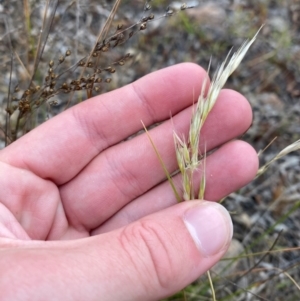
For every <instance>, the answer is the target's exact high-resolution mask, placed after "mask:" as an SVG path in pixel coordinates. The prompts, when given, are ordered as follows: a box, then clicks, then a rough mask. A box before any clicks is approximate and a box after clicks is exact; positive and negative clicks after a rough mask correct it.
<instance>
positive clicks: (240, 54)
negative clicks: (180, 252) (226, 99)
mask: <svg viewBox="0 0 300 301" xmlns="http://www.w3.org/2000/svg"><path fill="white" fill-rule="evenodd" d="M260 30H261V28H260V29H259V30H258V32H257V33H256V35H255V36H254V37H253V38H252V39H251V40H250V41H246V42H245V43H244V44H243V45H242V46H241V47H240V49H239V50H238V51H237V52H236V53H234V54H233V55H232V56H231V58H230V53H229V54H228V56H227V58H226V59H225V61H224V62H223V63H222V64H221V66H220V67H219V69H218V71H217V72H216V74H215V75H214V77H213V79H212V82H211V84H210V86H209V88H208V92H207V94H206V95H205V92H206V90H207V82H208V79H207V78H206V79H205V80H204V82H203V84H202V88H201V93H200V96H199V98H198V102H197V105H196V109H194V111H193V114H192V118H191V124H190V130H189V135H188V142H187V143H185V142H184V141H183V140H181V139H180V138H179V137H178V135H177V134H176V133H175V132H174V142H175V150H176V158H177V162H178V166H179V170H180V172H181V174H182V179H183V180H182V181H183V191H184V199H185V200H190V199H193V198H194V197H195V195H194V185H193V175H194V172H195V171H197V170H199V169H200V166H201V165H202V168H201V170H202V173H203V174H202V177H201V182H200V188H199V193H197V196H198V198H203V197H204V193H205V184H206V179H205V174H204V173H205V153H204V159H203V160H202V161H199V157H200V156H199V141H200V134H201V129H202V127H203V125H204V123H205V120H206V118H207V117H208V115H209V113H210V112H211V110H212V108H213V107H214V105H215V103H216V101H217V99H218V97H219V94H220V91H221V89H222V88H223V86H224V85H225V83H226V81H227V79H228V77H229V76H230V75H231V74H232V73H233V72H234V71H235V69H236V68H237V67H238V66H239V64H240V63H241V61H242V59H243V58H244V56H245V55H246V53H247V51H248V50H249V48H250V46H251V45H252V44H253V43H254V41H255V39H256V37H257V35H258V33H259V31H260ZM229 58H230V59H229ZM227 62H228V63H227ZM203 162H204V163H203Z"/></svg>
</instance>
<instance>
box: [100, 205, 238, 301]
mask: <svg viewBox="0 0 300 301" xmlns="http://www.w3.org/2000/svg"><path fill="white" fill-rule="evenodd" d="M104 235H107V238H106V239H105V240H106V241H109V243H108V244H109V247H107V249H106V251H108V252H109V254H107V255H106V256H107V257H106V256H105V258H107V261H106V268H107V269H109V271H110V279H108V280H109V282H110V285H112V287H111V290H110V291H107V292H106V293H105V294H104V295H105V296H106V300H130V301H132V300H158V299H162V298H165V297H167V296H170V295H172V294H174V293H176V292H178V291H180V290H181V289H183V288H184V287H185V286H187V285H188V284H190V283H191V282H193V281H194V280H196V279H197V278H198V277H199V276H200V275H202V274H203V273H205V272H206V271H207V270H208V269H210V268H211V267H212V266H213V265H214V264H215V263H217V261H218V260H220V258H221V257H222V256H223V255H224V253H225V252H226V251H227V248H228V246H229V244H230V240H231V238H232V222H231V218H230V215H229V213H228V212H227V210H226V209H225V208H224V207H223V206H221V205H220V204H218V203H214V202H205V201H190V202H183V203H180V204H178V205H176V206H173V207H170V208H168V209H165V210H163V211H160V212H158V213H155V214H152V215H149V216H147V217H145V218H143V219H141V220H139V221H137V222H134V223H132V224H130V225H128V226H126V227H124V228H122V229H120V230H117V231H113V232H110V233H107V234H104ZM109 235H110V238H108V237H109ZM101 236H102V235H100V236H99V238H98V239H99V240H102V239H104V236H103V237H102V239H101ZM100 245H101V244H100ZM102 251H103V250H102ZM108 262H109V265H108ZM103 275H107V271H105V270H104V271H103ZM113 282H114V283H113ZM112 283H113V284H112ZM100 299H101V298H100Z"/></svg>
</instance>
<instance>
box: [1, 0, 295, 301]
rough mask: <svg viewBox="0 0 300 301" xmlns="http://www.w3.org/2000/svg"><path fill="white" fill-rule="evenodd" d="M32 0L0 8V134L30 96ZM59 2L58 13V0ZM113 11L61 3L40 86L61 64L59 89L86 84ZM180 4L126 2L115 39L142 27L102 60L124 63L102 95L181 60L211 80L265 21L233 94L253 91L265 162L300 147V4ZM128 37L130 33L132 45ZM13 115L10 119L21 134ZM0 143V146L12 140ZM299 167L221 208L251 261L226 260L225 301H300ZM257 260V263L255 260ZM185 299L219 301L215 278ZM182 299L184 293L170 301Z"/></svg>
mask: <svg viewBox="0 0 300 301" xmlns="http://www.w3.org/2000/svg"><path fill="white" fill-rule="evenodd" d="M25 2H26V1H24V2H23V1H20V0H10V1H8V0H2V1H0V13H1V15H0V37H1V41H2V42H3V43H0V57H1V63H0V66H1V68H2V72H1V75H0V76H1V79H0V96H1V97H0V126H1V128H2V129H5V121H6V111H5V108H6V103H7V95H8V87H10V89H11V96H10V97H13V95H16V96H17V97H20V95H21V93H22V92H15V87H16V86H17V85H18V86H19V87H20V90H21V91H22V89H26V85H28V77H27V75H26V71H25V69H26V68H23V67H22V66H21V64H20V61H22V62H23V63H24V65H25V66H28V68H29V69H30V68H33V67H32V66H33V61H34V59H33V56H34V53H35V51H36V49H37V39H38V36H39V29H40V28H41V26H42V20H43V8H44V5H45V1H42V0H36V1H30V3H31V9H30V20H31V24H29V25H28V24H27V25H26V18H25V17H24V15H23V14H20V12H21V11H22V12H23V11H24V7H23V5H24V3H25ZM50 3H51V5H52V6H51V7H50V8H51V9H53V10H54V7H55V4H56V1H50ZM112 3H113V1H107V2H102V1H96V0H91V1H85V0H78V1H67V0H64V1H59V5H58V7H57V9H56V14H55V16H54V18H53V24H52V25H51V28H50V27H49V28H46V29H47V30H48V32H49V35H47V43H46V44H45V49H44V53H43V56H42V57H41V58H40V64H39V71H38V72H37V73H36V76H35V82H38V83H40V85H43V83H44V82H45V77H46V76H47V72H48V71H47V70H48V68H49V67H48V65H49V62H50V61H51V60H54V62H55V63H56V64H57V65H58V68H59V72H60V73H61V74H62V75H61V77H60V78H59V79H58V80H61V82H63V81H66V80H72V79H73V78H75V77H76V76H78V72H79V71H80V70H81V69H80V68H77V69H76V70H77V71H76V70H74V68H73V69H69V68H71V67H72V66H74V64H77V65H78V62H80V60H81V59H82V58H85V59H86V56H87V55H88V53H89V52H90V51H91V49H92V47H93V46H94V45H95V42H96V41H97V36H98V34H99V29H100V28H102V27H103V25H104V22H105V20H106V18H107V17H108V15H109V12H110V10H111V7H112ZM182 5H183V3H181V2H177V1H173V2H172V1H164V0H161V1H158V0H157V1H156V0H153V1H152V2H151V6H152V8H151V9H150V10H149V11H148V10H145V9H144V8H145V3H144V1H140V0H133V1H123V3H122V5H121V7H120V8H119V10H118V13H117V16H116V19H115V20H114V21H113V23H112V27H111V28H112V29H111V31H110V33H109V35H112V34H113V33H115V31H116V28H117V25H118V24H119V25H120V24H123V26H124V27H125V28H127V27H130V26H133V27H132V30H127V31H126V32H125V35H126V36H125V40H126V41H124V42H125V43H124V44H122V43H123V41H121V42H122V43H121V42H120V45H117V46H116V47H115V48H114V49H112V50H111V51H108V52H107V53H104V56H103V57H102V60H103V62H102V61H100V62H99V64H100V65H101V66H103V68H105V67H107V66H109V65H111V66H116V72H115V73H111V74H109V71H107V73H105V78H104V79H107V78H111V82H110V83H105V82H104V79H103V82H102V83H101V85H99V87H100V88H99V90H100V92H104V91H107V90H110V89H114V88H117V87H120V86H122V85H124V84H126V83H130V82H132V81H134V80H136V79H137V78H140V77H141V76H143V75H145V74H148V73H149V72H152V71H155V70H158V69H160V68H163V67H166V66H170V65H174V64H176V63H180V62H194V63H197V64H200V65H201V66H203V67H204V68H207V67H208V65H209V61H210V59H211V71H210V72H211V74H213V72H214V71H215V70H216V69H217V67H218V65H219V64H220V63H221V62H222V61H223V60H224V58H225V57H226V56H227V54H228V52H229V50H230V49H232V48H233V49H237V48H238V47H239V46H240V45H241V44H242V43H243V41H244V40H245V39H247V38H251V37H252V36H253V35H254V34H255V32H256V31H257V30H258V28H260V26H261V25H262V24H264V27H263V29H262V31H261V32H260V34H259V36H258V39H257V41H256V42H255V44H254V45H253V47H252V48H251V49H250V51H249V53H248V54H247V56H246V58H245V60H244V61H243V62H242V64H241V65H240V67H239V69H238V70H237V71H236V72H235V73H234V74H233V75H232V77H231V78H230V80H229V81H228V83H227V85H226V88H232V89H235V90H237V91H239V92H240V93H242V94H244V95H245V96H246V98H247V99H248V100H249V102H250V104H251V106H252V108H253V115H254V120H253V124H252V126H251V128H250V129H249V131H248V132H247V133H245V135H244V136H243V137H242V139H243V140H245V141H247V142H249V143H250V144H251V145H252V146H253V147H254V148H255V149H256V150H257V152H260V151H262V150H264V151H263V152H262V153H261V154H260V162H261V165H263V164H264V163H266V162H268V161H269V160H271V159H272V158H273V157H274V156H275V155H276V154H278V153H279V152H280V151H281V150H282V149H283V148H285V147H287V146H288V145H290V144H291V143H293V142H294V141H296V140H298V139H299V138H300V104H299V96H300V31H299V30H300V1H297V0H287V1H282V0H273V1H271V0H255V1H250V0H232V1H230V0H228V1H227V0H215V1H200V0H198V1H196V0H195V1H189V2H186V6H193V8H190V9H186V10H184V11H181V10H180V8H181V6H182ZM50 11H51V10H50ZM150 13H153V14H154V16H155V18H154V20H153V22H152V21H151V22H147V28H145V29H141V23H139V21H140V20H141V18H143V17H145V16H149V15H150ZM50 15H51V13H50ZM48 19H49V18H48ZM48 19H47V20H48ZM132 20H134V21H132ZM24 28H27V29H28V30H27V31H26V30H24ZM130 28H131V27H130ZM130 32H133V34H132V37H130V38H128V35H129V33H130ZM109 35H108V36H109ZM44 38H45V39H46V37H45V36H44ZM102 42H103V41H102V40H101V43H102ZM12 49H13V50H14V51H15V52H16V53H17V55H18V57H19V59H18V58H17V56H16V55H14V64H13V72H10V70H11V50H12ZM68 49H70V50H72V55H71V56H70V57H68V58H66V59H65V62H64V63H62V64H61V65H59V64H58V63H57V61H58V60H59V56H60V55H61V54H64V53H66V51H67V50H68ZM127 53H130V54H131V55H132V58H130V59H129V60H128V62H127V61H126V62H125V64H124V66H123V65H122V64H121V63H118V64H117V63H116V62H120V61H118V60H119V59H120V58H123V57H124V56H125V55H126V54H127ZM107 62H109V63H107ZM114 63H115V64H114ZM65 70H67V72H66V73H64V71H65ZM78 70H79V71H78ZM75 75H76V76H75ZM10 76H11V80H10ZM10 83H11V85H10ZM93 94H95V92H93ZM84 98H86V91H79V92H78V93H77V94H76V95H75V97H74V100H73V101H72V102H71V103H72V104H73V103H76V102H78V101H81V100H82V99H84ZM55 99H56V102H57V103H55V104H54V105H53V103H51V100H53V98H51V99H50V98H49V99H47V101H45V104H44V107H43V109H42V110H41V112H39V113H37V114H35V117H34V118H35V119H34V122H33V123H32V122H31V126H32V124H34V126H35V125H37V124H39V123H41V122H43V121H45V120H46V119H47V118H51V116H53V115H55V114H57V113H59V112H60V111H61V110H62V109H63V108H64V107H65V104H66V102H67V101H68V99H69V98H68V96H66V95H58V96H55ZM35 101H36V100H35ZM14 114H16V113H14ZM14 118H16V117H15V115H12V118H11V120H12V124H13V125H14V122H15V121H14ZM0 132H1V131H0ZM0 138H1V141H2V142H1V143H2V144H1V147H0V148H2V147H4V140H5V139H4V132H3V131H2V132H1V134H0ZM275 138H276V139H275ZM274 139H275V140H274ZM271 142H272V143H271ZM270 143H271V144H270ZM299 161H300V160H299V152H293V153H291V154H289V155H287V156H285V157H284V158H282V159H280V160H279V161H278V162H276V163H274V164H272V165H271V166H270V168H269V169H268V171H267V172H266V173H264V174H263V175H262V176H261V177H259V178H257V179H256V180H254V181H253V182H252V183H251V184H249V185H248V186H247V187H244V188H243V189H241V190H239V191H237V192H235V193H233V194H232V195H230V196H228V198H226V199H225V200H224V206H226V208H228V210H229V211H230V212H231V213H232V218H233V221H234V230H235V232H234V240H233V244H232V247H231V250H230V253H229V254H228V257H235V256H238V255H239V254H241V253H243V254H248V256H246V257H243V258H242V257H241V256H240V258H239V259H238V260H231V261H223V262H222V263H221V264H220V265H219V266H217V267H215V268H214V270H213V272H212V275H213V278H214V283H215V289H216V292H217V297H218V298H217V299H218V300H228V299H229V300H278V301H279V300H286V301H288V300H299V296H300V292H299V288H298V287H297V285H296V284H295V283H294V282H293V281H295V282H296V283H298V284H299V283H300V268H299V267H298V266H299V262H300V256H299V255H300V253H299V250H298V248H299V246H300V213H299V207H300V164H299V163H300V162H299ZM257 252H259V253H260V254H258V255H256V256H251V254H252V253H257ZM228 262H231V264H230V265H228ZM289 277H290V278H289ZM186 295H187V300H210V298H211V295H210V290H209V288H208V286H207V282H206V279H205V278H201V279H199V281H198V282H196V283H195V284H193V285H191V286H190V287H189V288H187V289H186ZM180 298H181V297H180V295H178V296H174V297H173V298H170V299H169V300H181V299H180Z"/></svg>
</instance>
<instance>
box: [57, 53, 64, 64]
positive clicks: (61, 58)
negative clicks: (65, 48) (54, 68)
mask: <svg viewBox="0 0 300 301" xmlns="http://www.w3.org/2000/svg"><path fill="white" fill-rule="evenodd" d="M64 60H65V57H64V56H63V55H61V56H60V57H59V59H58V61H59V63H60V64H61V63H63V61H64Z"/></svg>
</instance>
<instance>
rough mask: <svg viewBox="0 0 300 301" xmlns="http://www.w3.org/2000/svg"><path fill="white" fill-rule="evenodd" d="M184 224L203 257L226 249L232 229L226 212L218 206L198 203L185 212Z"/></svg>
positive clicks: (211, 203)
mask: <svg viewBox="0 0 300 301" xmlns="http://www.w3.org/2000/svg"><path fill="white" fill-rule="evenodd" d="M184 222H185V224H186V227H187V229H188V231H189V232H190V234H191V236H192V238H193V240H194V241H195V243H196V245H197V247H198V249H199V250H200V252H201V253H202V254H203V255H204V256H207V257H209V256H212V255H215V254H217V253H219V252H220V251H222V250H224V249H225V248H227V246H228V245H229V243H230V241H231V238H232V233H233V227H232V222H231V217H230V215H229V213H228V211H227V210H226V209H225V208H224V207H223V206H222V205H220V204H218V203H213V202H205V201H202V202H199V205H196V206H194V207H192V208H190V209H188V210H187V212H186V213H185V215H184Z"/></svg>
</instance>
